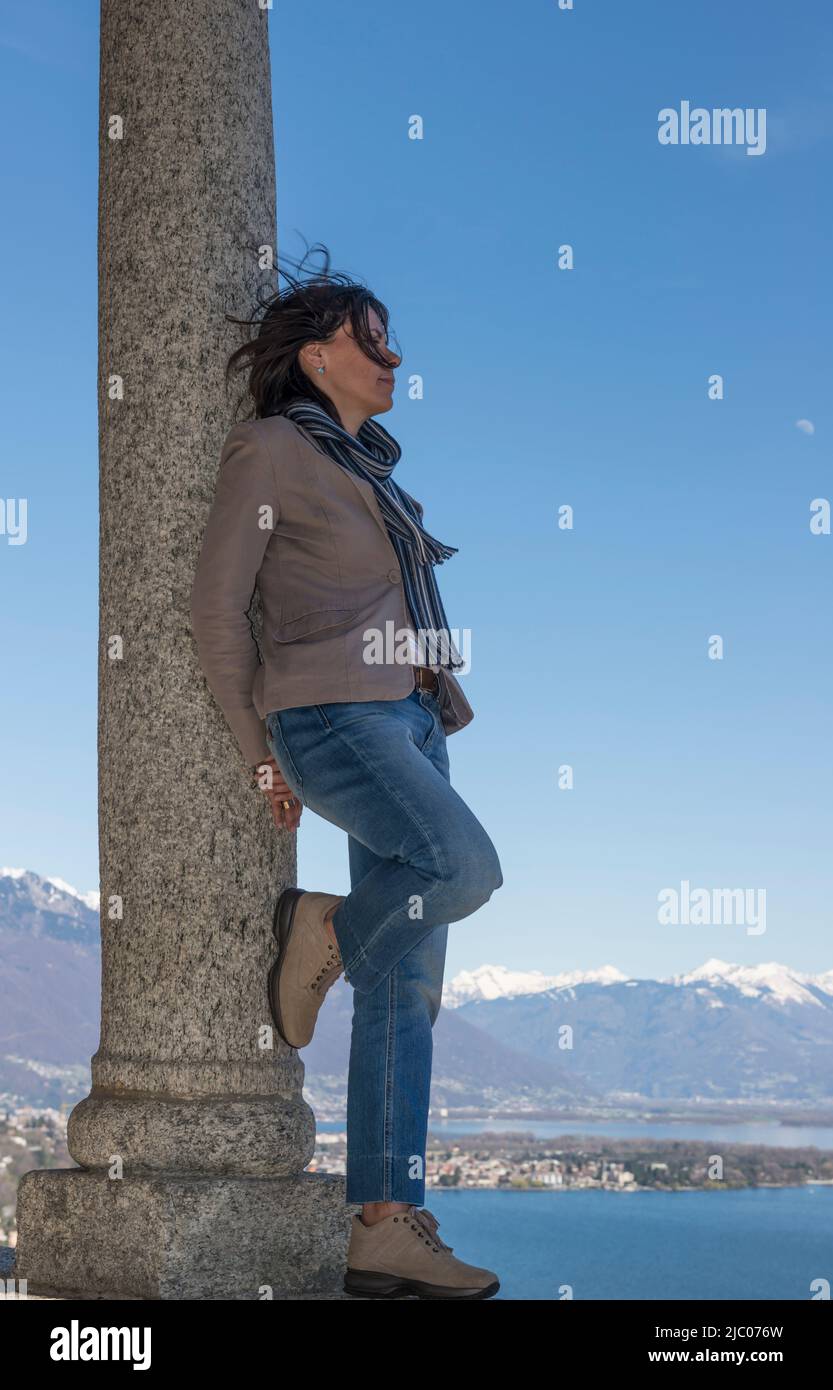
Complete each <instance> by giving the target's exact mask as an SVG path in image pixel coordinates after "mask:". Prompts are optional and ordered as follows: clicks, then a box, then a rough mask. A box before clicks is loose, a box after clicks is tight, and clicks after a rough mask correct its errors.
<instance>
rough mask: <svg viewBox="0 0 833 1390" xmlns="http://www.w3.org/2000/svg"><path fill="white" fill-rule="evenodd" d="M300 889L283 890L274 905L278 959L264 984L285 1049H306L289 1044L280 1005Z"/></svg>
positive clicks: (297, 1044)
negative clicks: (281, 987) (282, 977)
mask: <svg viewBox="0 0 833 1390" xmlns="http://www.w3.org/2000/svg"><path fill="white" fill-rule="evenodd" d="M303 891H304V890H303V889H302V888H285V889H284V891H283V892H282V893H281V895H280V897H279V898H278V901H277V903H276V904H275V915H274V918H273V920H272V935H273V936H274V938H275V940H276V941H277V943H278V958H277V960H276V961H275V963H274V965H273V966H272V967H271V969H270V971H269V978H268V980H267V983H266V987H267V990H268V992H269V1011H270V1013H271V1015H272V1022H273V1023H274V1025H275V1027H276V1028H277V1030H278V1034H279V1036H280V1037H281V1038H282V1040H283V1041H284V1042H285V1043H286V1045H287V1047H294V1048H296V1049H297V1048H298V1047H299V1046H300V1047H306V1043H294V1042H290V1040H289V1038H288V1037H287V1036H286V1033H285V1032H284V1029H283V1019H282V1017H281V1004H280V982H281V968H282V966H283V962H284V961H285V960H286V948H287V946H288V945H289V938H290V936H291V935H292V924H293V922H294V920H295V909H296V907H297V906H298V899H299V898H300V897H301V895H302V893H303Z"/></svg>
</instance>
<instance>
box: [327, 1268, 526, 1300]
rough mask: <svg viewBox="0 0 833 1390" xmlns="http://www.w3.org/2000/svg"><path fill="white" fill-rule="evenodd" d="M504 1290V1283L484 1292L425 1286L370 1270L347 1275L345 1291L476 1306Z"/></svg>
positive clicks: (439, 1285) (362, 1294)
mask: <svg viewBox="0 0 833 1390" xmlns="http://www.w3.org/2000/svg"><path fill="white" fill-rule="evenodd" d="M499 1288H500V1280H498V1279H495V1281H494V1283H492V1284H487V1285H486V1287H485V1288H482V1289H474V1290H472V1289H455V1288H452V1287H450V1286H448V1285H444V1284H425V1283H423V1282H422V1280H420V1279H399V1278H397V1277H396V1275H395V1274H376V1273H374V1271H373V1270H369V1269H348V1271H347V1273H346V1274H345V1276H344V1292H345V1293H349V1294H353V1296H354V1297H355V1298H408V1297H409V1296H411V1297H415V1298H424V1299H457V1301H458V1302H460V1303H473V1302H475V1301H476V1300H478V1299H482V1298H493V1297H494V1295H495V1294H496V1293H497V1291H498V1289H499Z"/></svg>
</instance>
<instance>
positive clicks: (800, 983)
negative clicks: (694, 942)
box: [667, 957, 833, 1008]
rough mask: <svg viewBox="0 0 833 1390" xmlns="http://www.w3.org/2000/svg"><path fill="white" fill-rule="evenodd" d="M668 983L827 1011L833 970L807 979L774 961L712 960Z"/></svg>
mask: <svg viewBox="0 0 833 1390" xmlns="http://www.w3.org/2000/svg"><path fill="white" fill-rule="evenodd" d="M667 983H668V984H672V985H694V986H700V987H701V989H700V992H701V993H702V992H704V989H703V987H705V989H706V990H708V989H714V990H721V989H735V990H738V992H739V993H740V994H744V995H746V997H747V998H748V999H761V1000H763V1002H764V1003H768V1004H811V1005H815V1007H816V1008H825V1007H829V1003H830V999H829V996H831V995H833V970H827V971H825V973H824V974H823V975H807V974H805V973H803V972H802V971H800V970H791V969H790V968H789V966H787V965H779V964H778V962H777V961H774V960H771V961H766V962H765V963H763V964H761V965H730V964H729V963H728V961H725V960H718V959H717V958H716V957H715V958H712V959H711V960H707V961H706V962H705V964H704V965H700V966H698V967H697V969H696V970H689V971H688V972H687V973H686V974H684V975H672V976H671V977H670V979H669V980H668V981H667ZM825 996H827V997H825Z"/></svg>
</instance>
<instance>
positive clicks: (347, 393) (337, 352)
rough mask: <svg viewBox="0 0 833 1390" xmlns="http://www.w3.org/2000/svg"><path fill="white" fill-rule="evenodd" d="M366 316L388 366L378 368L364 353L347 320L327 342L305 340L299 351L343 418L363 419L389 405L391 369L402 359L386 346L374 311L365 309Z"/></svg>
mask: <svg viewBox="0 0 833 1390" xmlns="http://www.w3.org/2000/svg"><path fill="white" fill-rule="evenodd" d="M367 318H368V323H369V325H370V332H371V336H372V338H373V341H374V342H375V344H376V346H377V347H378V348H379V351H380V352H381V353H382V354H387V356H388V359H389V361H390V366H389V367H387V368H386V367H382V366H380V365H379V363H378V362H373V361H372V360H371V358H369V357H366V356H365V354H364V353H363V352H362V349H361V346H360V344H359V343H358V342H357V341H356V339H355V338H354V337H353V331H352V328H351V326H350V320H349V319H347V320H346V321H345V322H344V323H343V324H342V325H341V326H340V327H339V328H338V329H337V330H336V332H335V334H334V336H333V338H332V339H331V340H330V342H328V343H308V344H307V345H306V346H305V347H303V348H302V349H301V353H300V358H301V363H302V365H303V366H304V369H305V370H306V372H307V374H308V375H309V376H310V377H311V378H312V380H313V381H314V382H315V384H316V386H317V387H318V389H319V391H323V392H324V393H325V394H326V395H328V396H329V397H330V399H331V400H332V401H333V402H334V403H335V406H336V408H337V410H338V411H339V414H340V415H341V416H342V418H343V419H345V418H350V417H352V418H354V419H355V418H358V417H359V416H361V418H362V419H366V418H367V417H368V416H370V415H379V414H381V412H382V411H385V410H390V409H391V407H392V406H393V388H394V377H393V369H394V367H398V366H399V363H400V362H401V360H402V359H401V357H399V356H398V354H397V353H395V352H393V350H392V349H390V348H388V346H387V341H386V336H385V330H384V327H383V324H382V320H381V319H380V318H379V315H378V314H377V313H376V310H375V309H370V310H368V315H367ZM318 367H323V368H324V372H323V375H322V374H320V373H319V372H318V370H317V369H318Z"/></svg>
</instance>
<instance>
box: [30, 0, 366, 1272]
mask: <svg viewBox="0 0 833 1390" xmlns="http://www.w3.org/2000/svg"><path fill="white" fill-rule="evenodd" d="M101 18H102V29H101V107H100V185H99V189H100V216H99V292H100V293H99V312H100V320H99V334H100V352H99V381H98V390H99V423H100V431H99V444H100V461H101V468H100V488H101V496H100V512H101V523H100V557H101V593H100V645H99V710H98V715H99V743H98V752H99V818H100V820H99V832H100V873H101V893H102V908H101V935H102V963H103V982H102V1000H101V1039H100V1044H99V1048H98V1051H97V1052H96V1054H95V1056H94V1057H93V1059H92V1073H93V1088H92V1092H91V1094H90V1095H89V1096H88V1097H87V1098H86V1099H84V1100H83V1101H82V1102H81V1103H80V1104H79V1105H77V1106H76V1108H75V1109H74V1110H73V1112H72V1115H71V1117H70V1122H69V1148H70V1152H71V1154H72V1156H73V1158H74V1159H75V1160H76V1162H77V1163H78V1164H80V1165H81V1166H80V1168H77V1169H65V1170H52V1171H34V1172H31V1173H28V1174H27V1175H26V1176H25V1177H24V1179H23V1181H22V1183H21V1185H20V1192H19V1208H18V1212H19V1244H18V1254H17V1266H16V1271H15V1273H16V1277H17V1278H18V1279H22V1278H26V1279H27V1280H28V1286H29V1292H30V1293H34V1294H37V1293H42V1294H47V1295H51V1294H54V1295H57V1296H59V1297H70V1296H81V1297H88V1298H96V1297H127V1298H131V1297H132V1298H163V1299H168V1298H170V1299H200V1298H204V1299H229V1298H231V1299H247V1298H250V1299H257V1298H262V1297H264V1296H267V1295H265V1294H264V1292H263V1290H264V1288H269V1289H271V1290H272V1291H273V1293H274V1295H275V1296H276V1297H289V1296H293V1295H295V1296H298V1295H301V1296H303V1295H304V1294H306V1293H315V1292H318V1293H321V1294H327V1293H328V1292H330V1291H332V1290H335V1289H339V1288H340V1286H341V1278H342V1274H343V1262H344V1253H345V1246H346V1239H347V1227H348V1221H347V1208H346V1207H345V1205H344V1185H343V1180H342V1179H338V1178H327V1177H323V1176H316V1175H314V1174H309V1173H307V1174H305V1173H303V1172H302V1169H303V1167H304V1165H305V1164H306V1163H307V1162H308V1161H309V1159H310V1158H311V1156H312V1152H313V1146H314V1136H315V1122H314V1117H313V1115H312V1112H311V1111H310V1109H309V1107H308V1105H307V1104H306V1103H305V1102H304V1100H303V1098H302V1095H301V1086H302V1081H303V1065H302V1063H301V1061H300V1059H299V1058H298V1056H297V1054H296V1053H295V1052H293V1051H291V1050H290V1049H288V1048H286V1047H284V1045H283V1044H282V1043H281V1042H280V1039H279V1038H278V1037H277V1035H276V1034H273V1031H272V1023H271V1018H270V1015H269V1007H268V1001H267V994H266V976H267V971H268V967H269V964H270V963H271V961H272V960H273V959H274V952H275V943H274V939H273V937H272V935H271V921H272V909H273V905H274V902H275V899H276V896H277V894H278V893H279V891H280V889H281V888H282V887H283V886H285V885H286V884H289V883H294V882H295V857H294V837H290V836H288V835H286V834H285V833H278V832H277V831H276V830H275V829H274V827H273V825H272V821H271V817H270V815H269V812H268V807H267V803H266V800H265V798H264V797H263V796H262V795H261V793H259V792H258V791H256V790H252V789H251V788H250V787H249V785H248V782H249V778H248V773H247V770H246V768H245V766H244V764H243V762H242V758H241V755H240V753H239V751H238V748H237V744H236V742H235V740H234V738H233V735H232V734H231V732H230V731H229V729H228V727H227V725H226V723H225V720H224V718H223V715H222V713H221V712H220V710H219V709H218V708H217V706H216V705H215V704H214V702H213V700H212V697H211V695H210V694H209V692H208V690H207V687H206V684H205V681H204V678H203V676H202V673H201V671H200V669H199V666H198V663H197V659H196V652H195V648H194V644H193V640H192V637H191V634H190V629H189V605H190V590H191V582H192V577H193V572H194V566H195V563H196V557H197V553H198V548H199V544H200V541H201V537H202V532H203V528H204V526H205V521H206V518H207V514H208V508H209V505H210V502H211V498H212V495H213V488H214V480H215V477H216V472H217V467H218V463H219V457H220V449H221V445H222V441H223V438H224V435H225V433H226V431H227V429H228V428H229V425H230V424H231V422H232V414H233V403H234V400H235V399H236V394H239V390H240V389H242V388H241V387H238V392H237V393H235V392H232V393H231V394H230V395H228V396H227V394H226V391H225V388H224V383H223V368H224V365H225V360H226V357H227V355H228V353H229V351H230V350H231V349H232V347H234V346H235V345H236V344H237V343H238V342H239V341H240V333H241V330H240V329H239V328H236V327H234V326H233V325H231V324H228V323H226V322H225V320H224V314H225V313H227V312H228V313H232V314H235V315H237V316H239V317H242V316H243V315H244V314H250V313H251V312H252V307H253V305H254V303H255V292H256V289H257V287H258V285H259V284H265V283H266V282H267V281H268V282H269V283H270V284H271V285H274V283H275V275H274V271H271V272H269V271H268V270H264V269H262V268H261V264H259V259H258V257H259V254H260V255H261V256H262V255H263V254H264V253H263V251H262V248H264V247H266V248H271V251H272V253H273V255H276V254H277V248H276V226H275V173H274V145H273V134H272V113H271V87H270V75H269V47H268V30H267V11H266V10H262V9H260V8H259V6H258V3H257V0H210V3H209V0H142V2H141V3H140V4H136V3H134V0H103V4H102V16H101ZM259 248H261V250H260V251H259ZM266 254H268V253H266ZM65 347H66V348H67V350H71V342H69V341H68V342H67V343H66V344H65ZM253 617H254V618H255V621H256V620H257V613H256V611H254V610H253ZM80 659H81V653H79V660H80Z"/></svg>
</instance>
